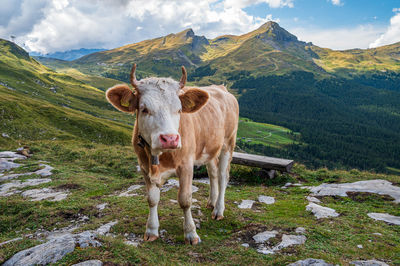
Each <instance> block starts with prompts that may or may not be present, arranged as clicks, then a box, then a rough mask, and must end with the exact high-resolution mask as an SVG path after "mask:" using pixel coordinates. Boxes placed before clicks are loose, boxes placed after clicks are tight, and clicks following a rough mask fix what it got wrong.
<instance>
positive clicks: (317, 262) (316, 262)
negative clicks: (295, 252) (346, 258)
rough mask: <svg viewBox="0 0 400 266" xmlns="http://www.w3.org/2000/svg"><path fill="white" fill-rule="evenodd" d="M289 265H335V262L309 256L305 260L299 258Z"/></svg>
mask: <svg viewBox="0 0 400 266" xmlns="http://www.w3.org/2000/svg"><path fill="white" fill-rule="evenodd" d="M289 266H333V264H330V263H327V262H325V261H324V260H320V259H312V258H309V259H305V260H298V261H296V262H293V263H291V264H289Z"/></svg>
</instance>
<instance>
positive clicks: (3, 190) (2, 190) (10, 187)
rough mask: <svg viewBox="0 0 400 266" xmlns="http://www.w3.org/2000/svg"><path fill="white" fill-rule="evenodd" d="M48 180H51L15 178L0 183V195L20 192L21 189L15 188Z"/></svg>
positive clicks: (4, 195)
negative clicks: (11, 180) (22, 179)
mask: <svg viewBox="0 0 400 266" xmlns="http://www.w3.org/2000/svg"><path fill="white" fill-rule="evenodd" d="M48 182H51V179H49V178H43V179H27V180H25V181H21V180H15V181H13V182H9V183H5V184H2V185H0V197H6V196H10V195H13V194H16V193H20V192H21V191H19V190H16V188H24V187H30V186H37V185H41V184H45V183H48Z"/></svg>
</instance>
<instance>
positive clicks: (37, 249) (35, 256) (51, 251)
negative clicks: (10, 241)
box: [3, 234, 75, 266]
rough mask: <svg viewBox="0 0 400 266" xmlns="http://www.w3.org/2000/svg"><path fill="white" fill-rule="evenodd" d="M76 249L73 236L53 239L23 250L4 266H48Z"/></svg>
mask: <svg viewBox="0 0 400 266" xmlns="http://www.w3.org/2000/svg"><path fill="white" fill-rule="evenodd" d="M74 249H75V240H74V238H73V237H72V235H71V234H66V235H64V236H62V237H59V238H55V239H52V240H50V241H48V242H46V243H44V244H41V245H38V246H34V247H32V248H29V249H26V250H22V251H20V252H18V253H17V254H15V255H14V256H12V257H11V258H10V259H9V260H7V261H6V262H5V263H4V264H3V265H4V266H11V265H15V266H17V265H21V266H22V265H36V264H40V265H46V264H50V263H55V262H57V261H59V260H60V259H62V258H63V257H64V256H65V255H66V254H68V253H71V252H72V251H74Z"/></svg>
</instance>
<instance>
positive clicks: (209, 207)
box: [206, 203, 214, 210]
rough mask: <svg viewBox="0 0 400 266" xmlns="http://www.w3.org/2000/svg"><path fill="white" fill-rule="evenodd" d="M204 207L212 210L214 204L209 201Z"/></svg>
mask: <svg viewBox="0 0 400 266" xmlns="http://www.w3.org/2000/svg"><path fill="white" fill-rule="evenodd" d="M206 208H207V209H211V210H213V209H214V206H213V205H212V204H211V203H207V206H206Z"/></svg>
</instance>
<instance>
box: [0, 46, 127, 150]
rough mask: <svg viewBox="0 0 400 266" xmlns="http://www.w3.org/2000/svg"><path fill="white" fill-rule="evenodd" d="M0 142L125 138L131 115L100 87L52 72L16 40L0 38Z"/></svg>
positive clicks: (117, 139)
mask: <svg viewBox="0 0 400 266" xmlns="http://www.w3.org/2000/svg"><path fill="white" fill-rule="evenodd" d="M0 118H1V121H2V123H0V132H1V134H2V135H3V137H0V144H5V143H7V142H10V139H11V140H13V139H15V140H16V139H49V138H63V139H65V138H67V139H79V138H85V139H89V140H92V141H96V142H103V143H113V142H125V143H129V135H130V128H131V127H130V126H128V125H127V124H128V123H132V122H133V120H132V118H130V117H129V116H126V115H124V114H122V113H120V112H117V111H114V110H113V108H112V107H110V106H109V104H108V103H107V102H106V100H105V97H104V92H103V91H101V90H99V89H97V88H94V87H92V86H90V85H87V84H85V83H83V82H81V81H79V80H76V79H74V78H72V77H70V76H68V75H65V74H62V73H56V72H54V71H52V70H50V69H48V68H47V67H45V66H43V65H41V64H40V63H38V62H37V61H36V60H34V59H33V58H31V57H30V56H29V55H28V53H26V52H25V51H24V50H23V49H22V48H20V47H18V46H17V45H15V44H14V43H11V42H8V41H5V40H0Z"/></svg>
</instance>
